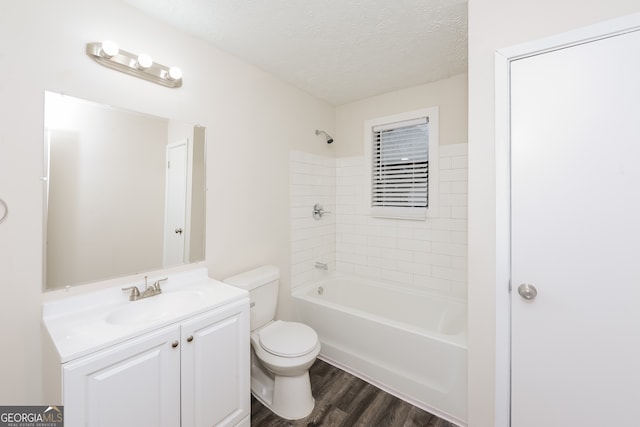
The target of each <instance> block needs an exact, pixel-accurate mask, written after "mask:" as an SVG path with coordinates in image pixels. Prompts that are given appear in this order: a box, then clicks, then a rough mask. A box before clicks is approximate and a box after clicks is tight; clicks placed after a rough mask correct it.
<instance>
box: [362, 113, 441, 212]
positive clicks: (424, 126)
mask: <svg viewBox="0 0 640 427" xmlns="http://www.w3.org/2000/svg"><path fill="white" fill-rule="evenodd" d="M372 131H373V135H372V137H373V138H372V142H373V147H372V154H373V155H372V161H373V164H372V187H371V206H372V207H373V208H381V207H392V208H403V209H405V208H415V209H417V210H421V211H423V212H424V211H426V208H427V207H428V206H429V190H428V189H429V119H428V118H427V117H423V118H419V119H415V120H407V121H403V122H397V123H392V124H388V125H382V126H374V127H373V128H372Z"/></svg>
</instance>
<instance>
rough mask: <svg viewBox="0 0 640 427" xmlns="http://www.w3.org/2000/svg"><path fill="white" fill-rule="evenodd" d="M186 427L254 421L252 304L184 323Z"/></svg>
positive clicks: (183, 394) (241, 303)
mask: <svg viewBox="0 0 640 427" xmlns="http://www.w3.org/2000/svg"><path fill="white" fill-rule="evenodd" d="M181 336H182V341H181V345H180V346H181V347H182V361H181V370H182V427H212V426H235V425H237V424H238V423H239V422H240V421H241V420H243V418H245V417H248V416H249V413H250V409H251V400H250V399H251V395H250V392H249V348H250V347H249V345H250V344H249V304H248V303H247V301H246V300H244V301H241V302H238V303H234V304H230V305H227V306H225V307H223V308H220V309H218V310H213V311H210V312H208V313H205V314H203V315H200V316H197V317H194V318H193V319H190V320H188V321H185V322H183V323H182V332H181Z"/></svg>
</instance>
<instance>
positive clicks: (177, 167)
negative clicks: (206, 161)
mask: <svg viewBox="0 0 640 427" xmlns="http://www.w3.org/2000/svg"><path fill="white" fill-rule="evenodd" d="M165 202H166V208H165V212H166V214H165V225H164V227H165V230H164V260H163V261H164V266H165V267H169V266H172V265H179V264H182V263H183V262H184V241H185V234H186V232H187V230H186V218H187V215H186V208H187V141H186V140H185V141H182V142H179V143H176V144H170V145H168V146H167V195H166V201H165Z"/></svg>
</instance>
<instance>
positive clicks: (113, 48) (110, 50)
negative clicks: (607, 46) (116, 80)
mask: <svg viewBox="0 0 640 427" xmlns="http://www.w3.org/2000/svg"><path fill="white" fill-rule="evenodd" d="M100 50H101V52H100V53H101V54H102V56H104V57H107V58H111V57H112V56H114V55H117V54H118V52H120V48H119V47H118V45H117V43H116V42H114V41H111V40H105V41H103V42H102V46H101V49H100Z"/></svg>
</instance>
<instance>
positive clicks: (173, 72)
mask: <svg viewBox="0 0 640 427" xmlns="http://www.w3.org/2000/svg"><path fill="white" fill-rule="evenodd" d="M181 78H182V70H181V69H180V68H178V67H171V68H169V79H170V80H180V79H181Z"/></svg>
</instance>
